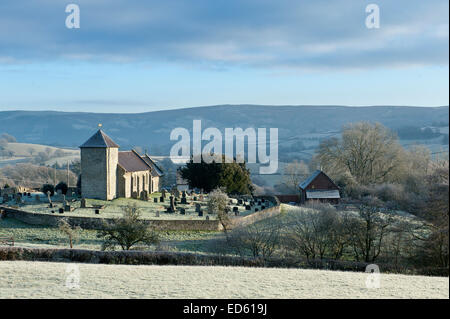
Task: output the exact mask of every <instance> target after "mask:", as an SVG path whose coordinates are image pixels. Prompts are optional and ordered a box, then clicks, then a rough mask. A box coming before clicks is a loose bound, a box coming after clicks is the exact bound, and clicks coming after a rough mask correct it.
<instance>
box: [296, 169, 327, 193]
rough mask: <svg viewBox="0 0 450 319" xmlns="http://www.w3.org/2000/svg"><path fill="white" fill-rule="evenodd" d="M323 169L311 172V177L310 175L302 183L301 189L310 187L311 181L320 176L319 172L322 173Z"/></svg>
mask: <svg viewBox="0 0 450 319" xmlns="http://www.w3.org/2000/svg"><path fill="white" fill-rule="evenodd" d="M321 172H322V171H321V170H317V171H315V172H314V173H312V174H311V176H310V177H308V178H307V179H305V180H304V181H303V182H302V183H300V185H299V187H300V188H301V189H305V188H306V187H308V185H309V184H311V182H312V181H313V180H314V179H315V178H316V177H317V176H319V174H320V173H321Z"/></svg>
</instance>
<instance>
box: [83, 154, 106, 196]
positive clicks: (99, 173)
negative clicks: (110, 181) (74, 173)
mask: <svg viewBox="0 0 450 319" xmlns="http://www.w3.org/2000/svg"><path fill="white" fill-rule="evenodd" d="M106 163H107V158H106V148H82V149H81V192H82V196H83V197H86V198H96V199H103V200H106V199H107V185H106V184H107V169H106Z"/></svg>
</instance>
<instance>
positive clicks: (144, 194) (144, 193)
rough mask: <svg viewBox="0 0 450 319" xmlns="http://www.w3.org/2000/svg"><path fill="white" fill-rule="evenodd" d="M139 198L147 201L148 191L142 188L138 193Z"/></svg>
mask: <svg viewBox="0 0 450 319" xmlns="http://www.w3.org/2000/svg"><path fill="white" fill-rule="evenodd" d="M139 199H140V200H145V201H147V200H148V192H147V191H146V190H143V191H142V192H141V194H140V198H139Z"/></svg>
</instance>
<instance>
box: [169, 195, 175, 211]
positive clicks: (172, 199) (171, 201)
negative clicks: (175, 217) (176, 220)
mask: <svg viewBox="0 0 450 319" xmlns="http://www.w3.org/2000/svg"><path fill="white" fill-rule="evenodd" d="M169 199H170V206H169V207H167V212H168V213H175V198H174V197H173V196H170V197H169Z"/></svg>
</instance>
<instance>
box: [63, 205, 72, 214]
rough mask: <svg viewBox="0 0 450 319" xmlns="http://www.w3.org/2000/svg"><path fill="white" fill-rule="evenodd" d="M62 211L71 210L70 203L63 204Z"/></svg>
mask: <svg viewBox="0 0 450 319" xmlns="http://www.w3.org/2000/svg"><path fill="white" fill-rule="evenodd" d="M64 211H65V212H71V211H72V210H71V207H70V205H64Z"/></svg>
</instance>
